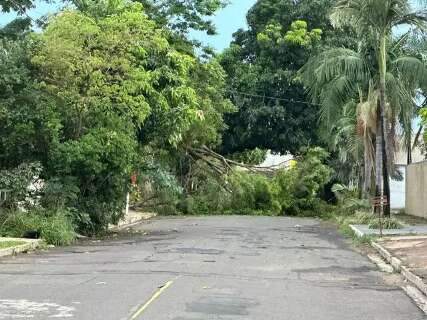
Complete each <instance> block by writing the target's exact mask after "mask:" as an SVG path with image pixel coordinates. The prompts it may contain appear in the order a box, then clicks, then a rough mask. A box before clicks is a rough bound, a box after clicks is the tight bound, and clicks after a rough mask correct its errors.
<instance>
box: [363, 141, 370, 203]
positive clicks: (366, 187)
mask: <svg viewBox="0 0 427 320" xmlns="http://www.w3.org/2000/svg"><path fill="white" fill-rule="evenodd" d="M370 140H371V137H370V135H368V134H367V133H365V135H364V137H363V144H364V156H363V157H364V166H363V170H364V179H363V194H364V197H365V198H366V199H368V198H369V194H370V190H371V185H372V179H371V177H372V155H371V152H372V148H371V143H372V142H371V141H370Z"/></svg>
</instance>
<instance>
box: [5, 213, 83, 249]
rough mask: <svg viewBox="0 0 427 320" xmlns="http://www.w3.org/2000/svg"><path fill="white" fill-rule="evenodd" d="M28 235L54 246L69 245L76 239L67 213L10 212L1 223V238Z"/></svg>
mask: <svg viewBox="0 0 427 320" xmlns="http://www.w3.org/2000/svg"><path fill="white" fill-rule="evenodd" d="M28 233H35V234H37V235H39V236H40V237H41V238H42V239H44V240H45V241H46V242H47V243H48V244H53V245H69V244H71V243H72V242H73V241H74V240H75V238H76V233H75V228H74V225H73V223H72V219H71V217H70V215H69V212H67V211H45V210H43V209H32V210H31V211H28V212H23V211H10V212H8V213H7V214H5V215H4V216H3V221H0V235H1V236H7V237H18V238H21V237H25V236H26V235H28Z"/></svg>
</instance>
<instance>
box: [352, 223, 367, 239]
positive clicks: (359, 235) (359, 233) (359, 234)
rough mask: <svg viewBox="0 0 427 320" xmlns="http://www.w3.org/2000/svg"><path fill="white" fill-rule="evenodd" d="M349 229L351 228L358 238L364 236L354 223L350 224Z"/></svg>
mask: <svg viewBox="0 0 427 320" xmlns="http://www.w3.org/2000/svg"><path fill="white" fill-rule="evenodd" d="M349 226H350V229H351V230H353V232H354V234H355V235H356V236H357V237H358V238H363V237H364V236H365V234H364V233H363V232H362V231H360V230H359V229H358V228H356V227H355V226H354V225H352V224H350V225H349Z"/></svg>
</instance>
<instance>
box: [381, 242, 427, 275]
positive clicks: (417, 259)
mask: <svg viewBox="0 0 427 320" xmlns="http://www.w3.org/2000/svg"><path fill="white" fill-rule="evenodd" d="M377 242H379V243H380V244H381V245H382V246H383V247H384V248H385V249H386V250H387V251H388V252H390V253H391V255H392V256H394V257H396V258H397V259H399V260H400V261H401V263H402V265H403V266H406V267H407V268H408V269H409V270H410V271H412V272H413V273H415V274H416V275H417V276H419V277H420V278H421V279H423V281H424V282H427V236H408V237H395V238H390V239H384V240H382V241H381V240H380V241H377Z"/></svg>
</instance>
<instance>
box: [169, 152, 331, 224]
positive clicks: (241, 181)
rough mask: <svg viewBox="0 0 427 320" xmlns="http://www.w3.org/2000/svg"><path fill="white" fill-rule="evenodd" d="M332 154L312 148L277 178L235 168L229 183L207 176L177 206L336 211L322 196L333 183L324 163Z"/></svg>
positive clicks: (242, 211) (240, 211) (189, 209)
mask: <svg viewBox="0 0 427 320" xmlns="http://www.w3.org/2000/svg"><path fill="white" fill-rule="evenodd" d="M327 157H328V153H327V152H325V151H324V150H323V149H321V148H314V149H308V150H306V151H305V152H304V154H303V156H301V157H300V158H299V160H298V162H297V164H296V165H294V166H293V167H292V168H290V169H286V170H281V171H279V172H277V173H276V175H275V176H274V177H269V176H266V175H263V174H260V173H254V172H250V171H235V172H233V173H232V174H231V175H230V176H228V177H227V178H226V180H225V185H224V184H221V182H220V181H219V180H216V179H214V178H207V179H206V180H205V181H204V183H203V184H201V185H200V186H199V187H198V189H197V190H196V191H195V192H194V193H193V194H191V195H186V196H185V197H184V199H183V200H182V201H180V203H179V205H178V206H177V209H178V211H180V212H182V213H184V214H196V215H197V214H237V215H279V214H285V215H299V216H320V215H322V214H323V213H324V212H327V213H328V214H330V213H331V212H332V211H333V210H332V208H331V206H329V205H327V204H326V203H325V202H324V201H322V200H321V199H320V198H319V192H320V191H321V190H322V188H323V187H324V186H325V184H326V183H328V182H329V180H330V177H331V169H330V168H329V167H328V166H326V165H325V164H324V161H325V160H326V158H327Z"/></svg>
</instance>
